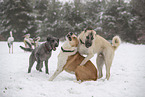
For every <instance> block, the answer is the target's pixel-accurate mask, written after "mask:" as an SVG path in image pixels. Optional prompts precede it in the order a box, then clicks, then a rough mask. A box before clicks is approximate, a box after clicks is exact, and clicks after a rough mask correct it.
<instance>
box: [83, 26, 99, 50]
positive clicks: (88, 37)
mask: <svg viewBox="0 0 145 97" xmlns="http://www.w3.org/2000/svg"><path fill="white" fill-rule="evenodd" d="M95 35H96V32H95V31H94V30H92V29H90V28H89V29H86V30H85V31H84V42H85V43H84V44H85V46H86V48H89V47H91V46H92V43H93V41H94V39H95Z"/></svg>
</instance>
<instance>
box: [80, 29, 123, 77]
mask: <svg viewBox="0 0 145 97" xmlns="http://www.w3.org/2000/svg"><path fill="white" fill-rule="evenodd" d="M78 39H79V45H78V51H79V53H80V54H86V55H87V57H86V58H85V59H84V60H83V61H82V63H81V64H80V65H84V64H85V63H86V62H87V61H88V60H90V59H91V58H92V57H93V56H94V54H96V53H97V59H96V63H97V67H98V70H99V78H101V77H102V76H103V74H102V67H103V65H104V64H105V66H106V78H107V80H109V78H110V67H111V64H112V61H113V58H114V52H115V50H116V49H117V47H118V46H119V45H120V43H121V40H120V38H119V37H118V36H115V37H113V39H112V44H111V43H109V42H108V41H107V40H105V39H104V38H103V37H101V36H99V35H97V34H96V32H95V31H94V30H92V29H91V28H87V29H86V30H85V31H83V32H81V33H80V35H79V36H78Z"/></svg>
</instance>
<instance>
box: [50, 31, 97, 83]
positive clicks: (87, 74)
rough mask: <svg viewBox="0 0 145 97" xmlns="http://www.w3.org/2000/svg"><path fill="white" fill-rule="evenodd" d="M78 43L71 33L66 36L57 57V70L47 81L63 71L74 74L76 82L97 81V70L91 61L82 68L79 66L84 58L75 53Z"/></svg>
mask: <svg viewBox="0 0 145 97" xmlns="http://www.w3.org/2000/svg"><path fill="white" fill-rule="evenodd" d="M78 43H79V41H78V38H77V36H76V35H74V34H73V33H69V34H68V35H67V37H66V41H65V43H64V44H63V46H62V47H61V51H60V53H59V55H58V64H57V69H56V71H55V73H54V74H53V75H52V76H51V77H50V78H49V81H52V80H53V79H54V78H55V77H56V76H57V75H58V74H60V73H61V72H62V71H63V70H65V71H67V72H69V73H73V74H75V75H76V78H77V80H81V81H86V80H97V69H96V68H95V66H94V65H93V63H92V62H91V61H88V62H87V63H86V64H85V65H84V66H79V65H80V63H81V62H82V60H83V59H84V57H83V56H81V55H80V54H79V53H78V52H77V46H78Z"/></svg>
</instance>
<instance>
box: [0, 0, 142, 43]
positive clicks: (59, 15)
mask: <svg viewBox="0 0 145 97" xmlns="http://www.w3.org/2000/svg"><path fill="white" fill-rule="evenodd" d="M84 1H85V0H83V1H82V0H74V2H65V3H62V2H60V1H58V0H3V1H1V2H0V5H1V6H0V40H6V39H7V37H8V36H9V32H10V31H12V32H13V34H14V38H15V40H16V41H22V40H23V37H22V36H23V35H24V34H27V33H30V34H31V37H36V36H40V37H41V38H42V40H44V39H45V38H46V37H47V35H48V34H51V35H53V36H56V37H58V38H62V37H64V36H65V35H66V34H67V33H68V32H75V33H76V34H79V33H80V32H81V31H83V30H84V29H85V28H86V27H87V26H91V27H92V28H94V30H95V31H96V32H97V34H99V35H101V36H103V37H104V38H106V39H108V40H110V39H112V37H113V36H114V35H119V36H120V37H121V39H122V40H124V41H127V42H131V43H145V10H144V9H145V0H131V2H130V3H125V2H124V1H122V0H108V1H107V0H88V1H85V2H84Z"/></svg>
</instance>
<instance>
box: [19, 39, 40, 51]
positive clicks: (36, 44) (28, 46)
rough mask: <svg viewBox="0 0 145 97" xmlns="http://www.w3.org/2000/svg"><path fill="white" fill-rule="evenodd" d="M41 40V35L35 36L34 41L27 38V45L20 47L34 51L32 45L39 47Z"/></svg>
mask: <svg viewBox="0 0 145 97" xmlns="http://www.w3.org/2000/svg"><path fill="white" fill-rule="evenodd" d="M39 40H40V37H37V38H33V43H30V42H28V41H26V40H25V42H24V43H25V45H27V47H23V46H20V48H21V49H23V50H24V51H29V52H32V51H33V48H32V45H34V48H36V47H38V46H39V45H40V44H39Z"/></svg>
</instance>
